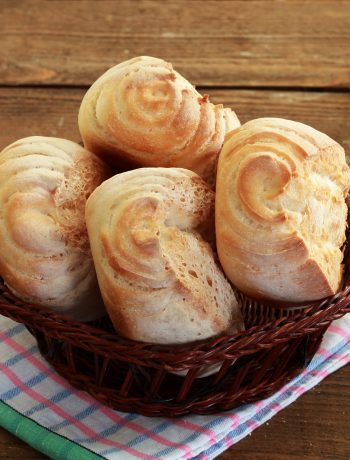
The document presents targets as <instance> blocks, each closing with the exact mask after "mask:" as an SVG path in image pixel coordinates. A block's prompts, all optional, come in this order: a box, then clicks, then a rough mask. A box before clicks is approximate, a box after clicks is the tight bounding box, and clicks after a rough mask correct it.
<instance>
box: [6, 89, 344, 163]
mask: <svg viewBox="0 0 350 460" xmlns="http://www.w3.org/2000/svg"><path fill="white" fill-rule="evenodd" d="M84 93H85V90H83V89H77V88H66V89H58V88H40V89H39V88H35V89H33V88H0V104H1V112H0V126H1V128H2V129H1V130H0V149H2V148H4V147H5V146H6V145H7V144H9V143H10V142H13V141H15V140H16V139H18V138H21V137H25V136H30V135H45V136H57V137H66V138H68V139H72V140H75V141H79V140H80V137H79V131H78V127H77V115H78V110H79V106H80V102H81V99H82V97H83V95H84ZM210 97H211V100H212V101H213V102H215V103H223V104H224V105H226V106H228V107H232V108H234V110H235V111H236V113H237V114H238V116H239V118H240V120H241V122H242V123H243V122H245V121H248V120H250V119H253V118H259V117H264V116H273V117H282V118H290V119H293V120H297V121H301V122H303V123H306V124H309V125H311V126H313V127H315V128H316V129H319V130H320V131H323V132H325V133H326V134H328V135H329V136H331V137H333V138H334V139H335V140H337V141H338V142H339V143H341V144H342V145H343V146H344V148H345V149H346V150H347V152H348V155H349V159H350V94H349V93H327V92H302V91H270V90H269V91H266V90H264V91H259V90H221V89H220V90H211V91H210Z"/></svg>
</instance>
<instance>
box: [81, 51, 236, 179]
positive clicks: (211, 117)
mask: <svg viewBox="0 0 350 460" xmlns="http://www.w3.org/2000/svg"><path fill="white" fill-rule="evenodd" d="M239 124H240V123H239V121H238V118H237V117H236V115H235V113H234V112H233V111H232V110H231V109H224V108H223V106H222V105H216V106H215V105H213V104H211V103H210V102H209V100H208V97H207V96H201V95H200V94H199V93H198V92H197V91H196V90H195V88H194V87H193V86H192V85H191V84H190V83H189V82H188V81H187V80H185V78H183V77H182V76H181V75H180V74H178V73H177V72H175V71H174V70H173V68H172V65H171V64H169V63H168V62H165V61H163V60H162V59H157V58H153V57H149V56H141V57H137V58H134V59H131V60H129V61H126V62H122V63H121V64H119V65H117V66H115V67H112V68H111V69H110V70H108V71H107V72H106V73H105V74H103V75H102V76H101V77H100V78H99V79H98V80H97V81H96V82H95V83H94V84H93V85H92V86H91V88H90V89H89V90H88V92H87V93H86V95H85V97H84V99H83V101H82V103H81V107H80V111H79V129H80V133H81V136H82V138H83V141H84V145H85V147H86V148H87V149H89V150H91V151H92V152H95V153H96V154H97V155H99V156H100V157H101V158H103V159H105V160H106V161H107V162H108V163H110V164H111V165H113V166H114V167H115V168H117V170H118V171H119V172H120V171H125V170H128V169H133V168H136V167H140V166H165V167H182V168H187V169H190V170H192V171H195V172H196V173H197V174H199V175H200V176H202V177H203V178H204V179H206V180H208V179H210V180H213V174H214V170H215V165H216V159H217V155H218V153H219V151H220V149H221V147H222V144H223V141H224V136H225V134H226V132H228V131H230V130H231V129H234V128H237V127H238V126H239Z"/></svg>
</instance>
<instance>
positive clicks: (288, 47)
mask: <svg viewBox="0 0 350 460" xmlns="http://www.w3.org/2000/svg"><path fill="white" fill-rule="evenodd" d="M252 12H253V13H252ZM0 19H1V24H2V28H1V31H0V36H1V43H2V46H1V48H0V84H6V85H22V84H28V85H31V84H32V85H53V84H55V85H56V84H57V85H74V86H79V85H89V84H91V83H92V82H93V81H94V80H95V79H96V78H97V77H98V76H99V75H100V74H102V73H103V72H104V71H105V70H106V69H107V68H109V67H111V66H113V65H115V64H117V63H118V62H121V61H123V60H125V59H129V58H131V57H134V56H137V55H141V54H146V55H153V56H157V57H162V58H164V59H167V60H169V61H171V62H173V64H174V66H175V67H176V69H178V70H179V71H180V72H182V73H183V74H184V75H185V76H186V77H187V78H188V79H190V81H192V82H193V83H194V84H197V85H202V86H203V85H205V86H219V85H220V86H222V85H224V86H230V87H237V86H239V87H241V86H244V87H251V86H254V85H255V86H262V87H287V86H293V87H329V88H330V87H341V88H350V67H349V65H348V63H349V62H350V2H349V1H337V2H336V5H335V2H334V1H322V2H315V1H300V0H290V1H288V2H275V1H233V2H231V1H206V2H198V1H193V0H192V1H184V0H174V1H166V0H165V1H164V0H161V1H154V0H141V1H136V0H135V1H133V2H130V1H128V0H119V1H118V2H111V1H98V2H96V1H94V0H91V1H87V0H82V1H79V2H64V1H50V2H43V1H40V0H27V1H24V0H2V2H1V5H0Z"/></svg>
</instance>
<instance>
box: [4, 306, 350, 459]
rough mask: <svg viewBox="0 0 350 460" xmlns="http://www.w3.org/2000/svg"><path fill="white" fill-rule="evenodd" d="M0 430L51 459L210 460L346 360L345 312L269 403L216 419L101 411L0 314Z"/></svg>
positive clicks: (348, 321) (348, 320) (348, 322)
mask: <svg viewBox="0 0 350 460" xmlns="http://www.w3.org/2000/svg"><path fill="white" fill-rule="evenodd" d="M0 357H1V359H0V361H1V364H0V400H1V402H0V425H2V426H3V427H4V428H6V429H7V430H9V431H11V432H12V433H14V434H15V435H16V436H18V437H20V438H21V439H23V440H24V441H25V442H27V443H28V444H30V445H32V446H33V447H34V448H36V449H37V450H40V451H41V452H43V453H45V454H46V455H48V456H49V457H51V458H53V459H60V460H61V459H70V460H76V459H78V458H79V460H85V459H100V458H106V459H113V460H126V459H189V458H196V459H201V460H204V459H211V458H214V457H216V456H217V455H219V454H220V453H221V452H223V451H224V450H226V449H227V448H228V447H230V446H231V445H232V444H235V443H237V442H238V441H239V440H240V439H242V438H244V437H245V436H247V435H248V434H250V433H251V432H252V431H253V430H254V429H255V428H257V427H258V426H260V425H261V424H263V423H264V422H266V421H267V420H269V419H270V418H271V417H272V416H273V415H275V414H276V413H277V412H279V411H280V410H281V409H283V408H284V407H286V406H288V405H289V404H290V403H292V402H293V401H295V400H296V399H297V398H298V397H299V396H300V395H302V394H303V393H304V392H306V391H307V390H309V389H310V388H312V387H313V386H315V385H316V384H317V383H318V382H320V381H321V380H322V379H324V378H325V377H326V376H327V375H329V374H330V373H332V372H334V371H335V370H336V369H338V368H340V367H341V366H343V365H345V364H347V363H349V362H350V314H348V315H346V316H344V317H343V318H341V319H339V320H337V321H335V322H333V323H332V324H331V326H330V327H329V329H328V331H327V333H326V334H325V336H324V339H323V342H322V344H321V347H320V349H319V351H318V353H317V354H316V355H315V357H314V358H313V360H312V362H311V363H310V365H309V366H308V367H307V369H305V370H304V371H303V372H302V373H301V374H300V375H299V376H297V377H296V378H295V379H294V380H292V381H291V382H290V383H288V384H287V385H285V386H284V387H283V388H282V389H281V390H280V391H278V392H277V393H275V394H274V395H273V396H271V397H270V398H267V399H265V400H262V401H259V402H257V403H254V404H247V405H243V406H241V407H239V408H237V409H235V410H232V411H230V412H223V413H222V414H220V415H215V416H214V415H212V416H208V415H207V416H200V415H188V416H184V417H182V418H176V419H167V418H148V417H144V416H141V415H137V414H133V413H130V414H126V413H122V412H118V411H113V410H111V409H109V408H107V407H104V406H102V405H101V404H100V403H98V402H97V401H96V400H94V399H93V398H92V397H90V396H89V395H88V394H86V393H84V392H82V391H78V390H76V389H74V388H73V387H71V386H70V385H69V383H67V382H66V381H65V380H64V379H63V378H61V377H60V376H59V375H57V374H56V372H55V371H54V370H53V368H51V367H50V366H49V365H48V364H47V363H46V362H45V360H44V359H43V358H42V357H41V356H40V354H39V351H38V349H37V347H36V343H35V340H34V338H33V337H32V336H31V335H30V334H29V333H28V332H27V330H26V329H25V327H24V326H23V325H21V324H17V323H14V322H13V321H11V320H9V319H7V318H5V317H2V316H0Z"/></svg>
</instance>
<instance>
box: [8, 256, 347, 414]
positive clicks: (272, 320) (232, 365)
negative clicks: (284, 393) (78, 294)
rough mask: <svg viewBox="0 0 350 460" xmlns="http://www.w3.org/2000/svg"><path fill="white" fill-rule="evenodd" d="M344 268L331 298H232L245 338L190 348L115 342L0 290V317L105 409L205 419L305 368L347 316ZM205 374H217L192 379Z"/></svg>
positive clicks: (111, 335) (106, 330)
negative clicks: (295, 301)
mask: <svg viewBox="0 0 350 460" xmlns="http://www.w3.org/2000/svg"><path fill="white" fill-rule="evenodd" d="M348 262H349V255H348V251H347V252H346V254H345V266H346V270H345V273H344V277H343V286H342V289H341V291H340V292H339V293H338V294H336V295H335V296H334V297H332V298H329V299H327V300H325V301H323V302H319V303H316V304H312V305H308V306H307V307H305V308H302V309H288V308H283V306H280V308H276V307H275V308H273V307H269V306H267V305H262V304H259V303H258V302H256V301H254V300H251V299H248V298H247V297H245V296H243V295H242V294H239V293H238V294H237V297H238V300H239V305H240V308H241V310H242V313H243V317H244V322H245V327H246V330H245V331H244V332H240V333H237V334H235V335H232V336H225V337H221V338H218V339H211V340H205V341H203V342H197V343H195V344H190V345H181V346H176V347H175V346H165V345H162V346H160V345H152V344H145V343H139V342H134V341H130V340H126V339H123V338H120V337H118V336H117V334H116V333H115V332H114V330H113V327H112V326H111V323H110V321H109V320H108V318H104V319H102V320H100V321H98V322H95V323H90V324H83V323H79V322H74V321H70V320H69V319H67V318H66V317H64V316H63V315H58V314H55V313H53V312H51V311H49V310H48V309H46V308H43V307H38V306H34V305H28V304H25V303H23V302H21V301H19V300H18V299H17V298H15V297H14V296H13V295H12V294H11V293H10V292H9V291H8V290H7V289H6V287H5V286H4V284H3V282H1V283H0V313H1V314H3V315H5V316H8V317H10V318H12V319H14V320H15V321H18V322H20V323H23V324H25V326H26V327H27V329H28V330H29V331H30V332H31V333H32V334H33V335H34V336H35V337H36V339H37V342H38V345H39V349H40V352H41V353H42V355H43V356H44V357H45V359H46V360H47V361H48V362H50V363H51V364H52V365H53V366H54V367H55V369H56V370H57V371H58V373H59V374H61V375H62V376H64V377H65V378H66V379H67V380H68V381H69V382H70V383H71V384H72V385H74V386H75V387H77V388H79V389H81V390H85V391H87V392H88V393H90V394H91V395H92V396H93V397H95V398H96V399H97V400H99V401H101V402H102V403H103V404H106V405H108V406H110V407H112V408H114V409H118V410H121V411H127V412H138V413H140V414H144V415H148V416H167V417H173V416H178V415H183V414H186V413H197V414H211V413H215V412H218V411H224V410H228V409H232V408H233V407H235V406H237V405H240V404H242V403H248V402H253V401H256V400H257V399H261V398H265V397H267V396H269V395H271V394H272V393H273V392H275V391H276V390H278V389H279V388H280V387H281V386H282V385H283V384H285V383H286V382H287V381H289V380H290V379H291V378H292V377H293V376H295V375H296V373H298V372H299V371H300V370H301V369H302V368H304V367H305V366H306V364H307V363H308V362H309V360H310V359H311V358H312V357H313V355H314V354H315V352H316V351H317V348H318V346H319V344H320V341H321V339H322V336H323V334H324V332H325V330H326V329H327V327H328V326H329V324H330V323H331V322H332V321H333V320H334V319H337V318H339V317H341V316H343V315H344V314H345V313H347V312H349V311H350V279H349V278H350V277H349V270H348V266H349V263H348ZM205 366H214V367H216V368H217V371H216V372H215V373H214V374H212V375H209V376H207V377H201V378H198V377H197V376H198V375H199V373H200V372H201V370H203V368H205ZM179 374H181V375H179ZM196 377H197V378H196Z"/></svg>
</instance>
